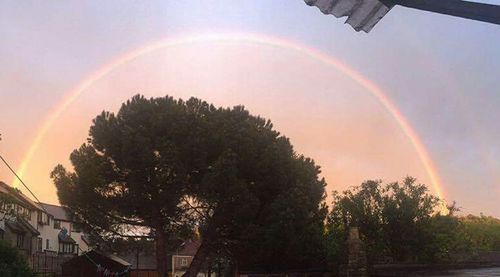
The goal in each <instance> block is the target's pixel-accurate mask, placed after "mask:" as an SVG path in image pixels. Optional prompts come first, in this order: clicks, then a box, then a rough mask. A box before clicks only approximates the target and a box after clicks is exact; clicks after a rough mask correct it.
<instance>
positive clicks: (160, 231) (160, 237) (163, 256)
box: [156, 223, 167, 277]
mask: <svg viewBox="0 0 500 277" xmlns="http://www.w3.org/2000/svg"><path fill="white" fill-rule="evenodd" d="M165 237H166V235H165V231H164V228H163V225H162V224H161V223H160V224H158V227H157V228H156V269H157V270H158V275H159V276H160V277H167V246H166V238H165Z"/></svg>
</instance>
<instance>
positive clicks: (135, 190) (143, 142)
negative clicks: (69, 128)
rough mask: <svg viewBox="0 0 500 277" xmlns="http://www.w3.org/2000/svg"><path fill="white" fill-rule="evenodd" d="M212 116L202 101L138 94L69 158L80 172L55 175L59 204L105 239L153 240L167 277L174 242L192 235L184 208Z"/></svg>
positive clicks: (103, 118)
mask: <svg viewBox="0 0 500 277" xmlns="http://www.w3.org/2000/svg"><path fill="white" fill-rule="evenodd" d="M212 109H213V107H210V106H208V105H205V104H204V103H202V102H201V101H199V100H196V99H192V100H190V101H188V102H184V101H182V100H175V99H173V98H172V97H162V98H152V99H146V98H144V97H142V96H139V95H138V96H135V97H133V98H132V99H131V100H129V101H127V102H126V103H124V104H123V105H122V107H121V109H120V111H119V112H118V113H117V114H116V115H115V114H113V113H110V112H102V114H101V115H99V116H97V117H96V118H95V119H94V121H93V124H92V126H91V128H90V132H89V138H88V142H87V143H85V144H83V145H82V146H81V147H80V148H79V149H77V150H75V151H74V152H73V153H72V154H71V156H70V160H71V163H72V165H73V167H74V172H68V171H66V170H65V169H64V168H63V167H62V166H61V165H58V166H57V167H56V168H55V169H54V171H53V172H52V178H53V179H54V182H55V184H56V187H57V189H58V196H59V200H60V202H61V204H62V205H64V206H66V207H68V209H69V210H70V211H71V212H72V214H73V215H74V216H75V218H76V219H77V220H78V221H80V222H82V223H83V224H84V225H85V226H87V229H88V230H90V231H92V232H96V233H98V234H99V235H100V236H103V237H106V236H122V237H123V236H124V237H135V236H138V234H139V235H141V234H146V235H151V236H153V237H154V239H155V242H156V243H155V245H156V257H157V266H158V271H159V273H160V276H166V274H167V245H166V242H167V240H168V235H171V234H175V233H179V232H182V231H183V230H184V229H186V227H188V229H189V224H188V223H189V222H186V218H185V217H184V210H183V207H182V205H181V202H182V199H184V197H185V196H186V195H187V194H188V191H187V189H188V187H189V186H188V184H189V183H190V182H192V181H193V179H195V178H196V175H197V174H198V172H199V171H200V168H204V167H206V165H205V164H204V162H205V157H206V154H205V152H204V150H205V149H206V148H207V147H206V146H203V145H202V143H203V142H202V141H203V138H204V136H205V134H206V128H207V126H204V125H203V124H202V121H203V116H204V113H206V112H208V111H209V110H212Z"/></svg>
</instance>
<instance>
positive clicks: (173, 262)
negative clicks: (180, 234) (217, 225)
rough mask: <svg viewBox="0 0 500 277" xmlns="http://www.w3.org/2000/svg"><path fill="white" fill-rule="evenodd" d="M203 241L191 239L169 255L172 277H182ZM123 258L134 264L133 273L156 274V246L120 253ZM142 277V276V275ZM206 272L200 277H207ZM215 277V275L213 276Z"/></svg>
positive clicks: (169, 267)
mask: <svg viewBox="0 0 500 277" xmlns="http://www.w3.org/2000/svg"><path fill="white" fill-rule="evenodd" d="M200 244H201V241H200V240H199V239H191V240H187V241H185V242H183V243H182V244H181V245H180V247H179V248H178V249H177V250H176V251H173V252H170V253H169V254H168V255H167V263H168V264H167V268H168V270H169V272H170V274H169V275H170V276H171V277H181V276H182V275H183V274H184V273H185V272H186V270H187V269H188V268H189V266H190V265H191V262H192V261H193V258H194V256H195V255H196V252H197V251H198V248H199V247H200ZM119 255H120V256H121V257H123V258H124V259H125V260H127V261H129V262H130V263H131V264H132V267H131V268H132V271H133V272H142V273H144V274H146V273H147V272H149V273H151V274H152V272H156V256H155V252H154V245H152V249H151V250H150V251H144V249H143V250H135V249H129V250H128V251H124V252H121V253H119ZM141 276H142V275H141ZM206 276H208V274H206V270H203V271H202V272H200V273H199V274H198V277H206ZM212 276H213V275H212Z"/></svg>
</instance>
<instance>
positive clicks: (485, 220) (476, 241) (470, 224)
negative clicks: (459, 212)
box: [460, 215, 500, 251]
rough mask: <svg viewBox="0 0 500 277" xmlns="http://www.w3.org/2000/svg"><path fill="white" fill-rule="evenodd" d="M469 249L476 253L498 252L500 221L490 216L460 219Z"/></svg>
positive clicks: (499, 248) (499, 246) (499, 245)
mask: <svg viewBox="0 0 500 277" xmlns="http://www.w3.org/2000/svg"><path fill="white" fill-rule="evenodd" d="M460 221H461V222H462V224H463V225H464V231H465V233H466V235H467V236H468V238H469V240H470V243H471V245H472V246H471V247H472V248H473V249H474V250H478V251H500V219H497V218H494V217H491V216H484V215H480V216H474V215H467V216H464V217H460Z"/></svg>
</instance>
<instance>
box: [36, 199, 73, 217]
mask: <svg viewBox="0 0 500 277" xmlns="http://www.w3.org/2000/svg"><path fill="white" fill-rule="evenodd" d="M39 204H40V206H42V207H43V208H45V210H46V211H47V212H48V213H49V214H50V215H52V216H53V217H54V219H57V220H63V221H71V220H70V217H69V215H68V213H67V212H66V209H64V208H63V207H61V206H57V205H53V204H47V203H39Z"/></svg>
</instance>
